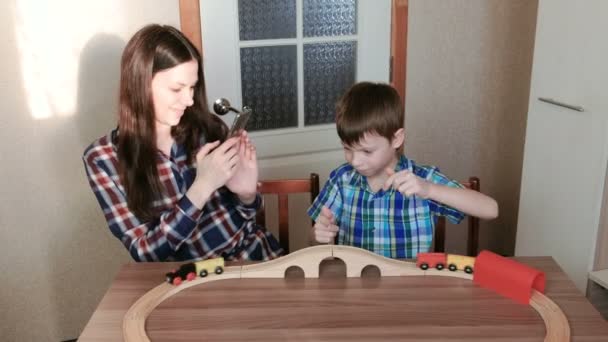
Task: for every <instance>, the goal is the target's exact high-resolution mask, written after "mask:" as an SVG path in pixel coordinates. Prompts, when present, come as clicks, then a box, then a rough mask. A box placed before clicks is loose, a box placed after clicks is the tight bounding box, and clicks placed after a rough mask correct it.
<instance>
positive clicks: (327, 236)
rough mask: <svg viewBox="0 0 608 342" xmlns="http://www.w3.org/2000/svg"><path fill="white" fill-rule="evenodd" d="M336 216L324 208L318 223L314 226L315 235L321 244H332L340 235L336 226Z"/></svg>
mask: <svg viewBox="0 0 608 342" xmlns="http://www.w3.org/2000/svg"><path fill="white" fill-rule="evenodd" d="M335 223H336V221H335V219H334V214H333V213H332V212H331V210H329V208H327V207H326V206H323V208H321V213H320V215H319V217H317V221H316V222H315V225H314V226H313V235H314V239H315V241H316V242H319V243H332V242H333V241H334V239H335V238H336V234H337V233H338V226H336V224H335Z"/></svg>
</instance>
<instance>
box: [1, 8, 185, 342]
mask: <svg viewBox="0 0 608 342" xmlns="http://www.w3.org/2000/svg"><path fill="white" fill-rule="evenodd" d="M45 4H46V5H45ZM151 22H160V23H168V24H172V25H176V26H179V6H178V1H177V0H175V1H164V0H154V1H150V0H137V1H133V0H130V1H122V0H104V1H84V2H83V1H68V0H56V1H50V2H48V1H33V0H32V1H27V0H25V1H24V0H21V1H18V2H16V1H1V2H0V35H1V36H2V39H1V40H2V41H3V42H4V43H2V54H0V71H1V72H0V75H2V76H0V79H1V88H0V99H1V100H0V108H1V110H0V112H1V113H2V114H1V119H0V120H1V121H0V128H1V130H2V134H1V138H0V139H1V144H0V149H1V152H0V163H1V167H0V172H1V174H0V189H2V190H1V191H2V195H1V196H0V201H1V205H0V250H1V251H2V260H1V261H0V272H1V274H2V291H1V294H0V322H2V323H1V324H0V326H1V328H0V336H1V338H0V339H2V340H4V341H59V340H65V339H68V338H75V337H77V336H78V334H79V333H80V331H81V330H82V328H83V327H84V324H85V323H86V322H87V321H88V319H89V317H90V315H91V313H92V311H93V310H94V309H95V307H96V306H97V304H98V303H99V301H100V300H101V297H102V295H103V293H104V292H105V291H106V289H107V287H108V285H109V283H110V282H111V280H112V278H113V277H114V274H115V273H116V271H117V270H118V267H119V266H120V264H121V263H123V262H127V261H128V260H129V259H130V258H129V256H128V255H127V253H126V252H125V251H124V249H123V248H122V246H121V244H120V243H119V242H118V240H116V239H115V238H114V237H113V236H111V234H110V232H109V230H108V229H107V226H106V224H105V221H104V219H103V217H102V215H101V211H100V210H99V207H98V205H97V202H96V201H95V199H94V197H93V194H92V192H91V191H90V189H89V186H88V184H87V183H86V177H85V175H84V170H83V167H82V162H81V160H80V157H81V155H82V152H83V150H84V148H85V147H86V146H87V145H88V144H89V143H90V142H91V141H92V140H93V139H95V138H96V137H98V136H101V135H102V134H104V133H105V132H106V131H108V130H109V129H111V128H112V127H113V125H115V109H114V108H115V98H116V87H117V84H118V65H119V58H120V54H121V52H122V48H123V47H124V45H125V42H126V40H127V39H128V38H129V37H130V36H131V35H132V33H134V32H135V30H137V29H138V28H139V27H141V26H143V25H144V24H147V23H151Z"/></svg>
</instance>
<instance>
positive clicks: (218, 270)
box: [165, 258, 224, 285]
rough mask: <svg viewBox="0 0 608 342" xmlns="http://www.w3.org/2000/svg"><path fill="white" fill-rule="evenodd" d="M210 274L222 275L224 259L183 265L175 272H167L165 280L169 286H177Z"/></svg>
mask: <svg viewBox="0 0 608 342" xmlns="http://www.w3.org/2000/svg"><path fill="white" fill-rule="evenodd" d="M210 272H214V273H215V274H222V273H223V272H224V258H215V259H207V260H200V261H195V262H189V263H187V264H183V265H181V266H180V267H179V268H178V269H177V270H173V271H171V272H168V273H167V274H166V275H165V280H166V281H167V283H169V284H173V285H179V284H181V283H182V281H184V280H188V281H190V280H193V279H194V278H196V276H197V275H198V276H199V277H201V278H204V277H206V276H207V275H208V274H209V273H210Z"/></svg>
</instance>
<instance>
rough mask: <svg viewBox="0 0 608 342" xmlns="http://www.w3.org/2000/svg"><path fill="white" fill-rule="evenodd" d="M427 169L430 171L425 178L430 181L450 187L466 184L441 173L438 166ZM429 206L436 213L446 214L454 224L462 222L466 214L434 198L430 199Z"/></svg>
mask: <svg viewBox="0 0 608 342" xmlns="http://www.w3.org/2000/svg"><path fill="white" fill-rule="evenodd" d="M427 171H428V173H427V174H426V177H424V178H425V180H426V181H428V182H431V183H434V184H439V185H444V186H448V187H450V188H460V189H463V188H464V185H462V184H460V183H459V182H457V181H455V180H453V179H450V178H448V177H447V176H446V175H444V174H443V173H441V172H440V171H439V169H438V168H437V167H429V168H428V169H427ZM429 206H430V209H431V212H433V213H434V214H435V215H440V216H445V217H446V218H447V219H448V220H450V222H452V223H454V224H458V223H460V221H462V220H463V219H464V217H465V216H466V215H465V214H464V213H463V212H461V211H459V210H457V209H454V208H452V207H450V206H448V205H445V204H443V203H441V202H437V201H434V200H429Z"/></svg>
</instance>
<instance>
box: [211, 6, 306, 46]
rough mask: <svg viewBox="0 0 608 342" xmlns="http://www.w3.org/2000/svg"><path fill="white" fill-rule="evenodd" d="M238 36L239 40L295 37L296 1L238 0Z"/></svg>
mask: <svg viewBox="0 0 608 342" xmlns="http://www.w3.org/2000/svg"><path fill="white" fill-rule="evenodd" d="M222 1H226V0H222ZM239 37H240V39H241V40H257V39H278V38H295V37H296V1H295V0H239Z"/></svg>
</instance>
